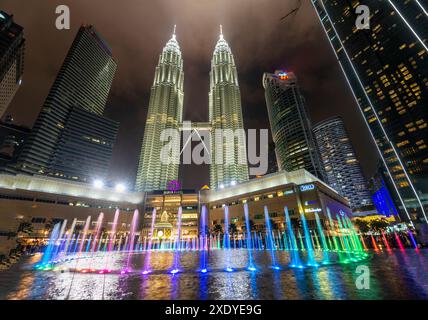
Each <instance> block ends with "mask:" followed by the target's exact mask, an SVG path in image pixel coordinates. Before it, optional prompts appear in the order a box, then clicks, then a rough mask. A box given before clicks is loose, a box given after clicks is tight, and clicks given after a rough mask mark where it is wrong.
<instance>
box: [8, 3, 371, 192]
mask: <svg viewBox="0 0 428 320" xmlns="http://www.w3.org/2000/svg"><path fill="white" fill-rule="evenodd" d="M297 3H298V0H215V1H213V0H151V1H146V0H122V1H117V0H91V1H88V0H73V1H66V0H60V1H54V0H40V1H28V0H2V7H1V9H3V10H4V11H6V12H8V13H11V14H13V15H14V19H15V21H16V22H17V23H18V24H20V25H22V26H23V27H24V28H25V29H24V32H25V37H26V40H27V43H26V56H25V71H24V81H23V85H22V88H21V89H20V91H18V93H17V95H16V97H15V99H14V101H13V103H12V105H11V107H10V108H9V110H8V113H9V114H12V115H13V116H14V118H15V120H16V122H17V123H20V124H23V125H27V126H31V125H32V124H33V122H34V120H35V118H36V116H37V114H38V112H39V110H40V107H41V106H42V104H43V102H44V99H45V98H46V96H47V94H48V92H49V89H50V86H51V85H52V83H53V81H54V79H55V76H56V73H57V72H58V70H59V68H60V66H61V64H62V61H63V60H64V57H65V55H66V53H67V51H68V49H69V47H70V45H71V42H72V41H73V39H74V36H75V35H76V32H77V29H78V28H79V26H80V25H81V24H82V23H88V24H93V25H94V26H95V27H96V29H97V30H98V31H99V32H100V33H101V34H102V35H103V36H104V38H105V39H106V40H107V41H108V42H109V44H110V45H111V47H112V49H113V54H114V56H115V58H116V60H117V62H118V70H117V73H116V77H115V79H114V82H113V87H112V91H111V94H110V98H109V101H108V103H107V108H106V115H107V116H109V117H111V118H112V119H114V120H116V121H119V122H120V124H121V125H120V130H119V137H118V141H117V144H116V146H115V150H114V155H113V159H112V164H111V179H112V180H121V181H125V182H127V183H129V185H133V181H134V176H135V173H136V169H137V163H138V154H139V148H140V140H141V137H142V135H143V131H144V124H145V118H146V113H147V107H148V100H149V92H150V86H151V84H152V81H153V76H154V68H155V66H156V64H157V61H158V57H159V54H160V52H161V50H162V48H163V46H164V45H165V43H166V41H167V40H168V39H169V38H170V37H171V33H172V29H173V25H174V24H177V39H178V41H179V43H180V47H181V51H182V54H183V58H184V69H185V70H184V72H185V84H184V90H185V100H184V120H192V121H207V120H208V86H209V71H210V62H211V57H212V51H213V49H214V46H215V43H216V41H217V39H218V33H219V27H218V26H219V24H223V31H224V35H225V39H226V40H227V41H228V43H229V45H230V46H231V48H232V51H233V53H234V55H235V61H236V63H237V67H238V76H239V81H240V86H241V94H242V109H243V114H244V124H245V127H246V128H269V121H268V118H267V111H266V105H265V100H264V92H263V87H262V83H261V81H262V75H263V72H266V71H267V72H273V71H274V70H275V69H278V68H284V69H286V70H289V71H293V72H294V73H295V74H296V76H297V77H298V78H299V82H300V85H301V88H302V91H303V94H304V96H305V98H306V100H307V105H308V109H309V112H310V114H311V117H312V123H313V124H315V123H317V122H318V121H321V120H323V119H325V118H327V117H329V116H333V115H340V116H342V117H343V118H344V120H345V124H346V127H347V129H348V131H349V133H350V135H351V139H352V141H353V144H354V147H355V149H356V153H357V156H358V158H359V160H360V161H361V164H362V167H363V171H364V173H365V175H366V177H369V176H370V175H371V174H372V172H373V170H374V167H375V163H376V159H377V154H376V149H375V147H374V145H373V143H372V142H371V140H370V136H369V133H368V131H367V129H366V126H365V124H364V122H363V120H362V118H361V115H360V113H359V111H358V109H357V106H356V104H355V102H354V100H353V98H352V96H351V91H350V90H349V89H348V87H347V85H346V82H345V78H344V76H343V75H342V73H341V70H340V68H339V65H338V63H337V61H336V59H335V56H334V54H333V52H332V50H331V48H330V45H329V44H328V42H327V39H326V37H325V34H324V32H323V30H322V28H321V25H320V24H319V21H318V18H317V16H316V13H315V11H314V10H313V8H312V5H311V4H310V1H309V0H303V1H302V6H301V9H300V10H299V12H298V13H297V15H295V16H290V17H288V18H287V19H286V20H284V21H280V18H281V17H282V16H284V15H285V14H286V13H287V12H289V11H290V10H291V9H294V8H295V7H296V5H297ZM61 4H66V5H68V6H69V7H70V10H71V30H62V31H59V30H57V29H56V28H55V18H56V15H55V8H56V6H57V5H61ZM181 175H182V178H183V180H184V185H183V187H185V188H199V187H200V186H202V185H203V184H206V183H207V182H208V180H209V175H208V167H207V166H203V167H200V168H195V166H184V167H182V170H181Z"/></svg>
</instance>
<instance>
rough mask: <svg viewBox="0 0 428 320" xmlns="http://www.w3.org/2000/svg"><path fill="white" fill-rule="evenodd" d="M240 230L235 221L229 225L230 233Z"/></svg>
mask: <svg viewBox="0 0 428 320" xmlns="http://www.w3.org/2000/svg"><path fill="white" fill-rule="evenodd" d="M237 231H238V228H237V227H236V224H235V223H231V224H230V225H229V233H230V234H234V233H236V232H237Z"/></svg>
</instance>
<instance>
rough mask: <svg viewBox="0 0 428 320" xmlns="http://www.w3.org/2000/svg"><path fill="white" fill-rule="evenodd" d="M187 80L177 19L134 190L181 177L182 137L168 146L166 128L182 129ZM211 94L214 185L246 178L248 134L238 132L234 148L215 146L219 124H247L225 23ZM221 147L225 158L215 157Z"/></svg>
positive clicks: (154, 90)
mask: <svg viewBox="0 0 428 320" xmlns="http://www.w3.org/2000/svg"><path fill="white" fill-rule="evenodd" d="M183 84H184V71H183V58H182V55H181V50H180V46H179V44H178V41H177V39H176V26H175V25H174V30H173V34H172V37H171V39H170V40H168V42H167V43H166V45H165V47H164V48H163V51H162V53H161V54H160V56H159V62H158V64H157V66H156V69H155V77H154V81H153V85H152V87H151V92H150V101H149V108H148V113H147V120H146V126H145V129H144V136H143V140H142V145H141V152H140V159H139V164H138V172H137V177H136V182H135V190H136V191H154V190H167V187H168V184H169V183H170V182H171V181H174V180H179V165H180V156H181V151H182V149H181V148H182V147H183V141H181V135H179V136H180V138H179V139H180V143H177V144H175V145H174V146H173V150H172V151H171V150H170V151H169V153H168V154H165V150H164V149H165V148H164V146H165V144H168V142H163V141H162V136H163V135H164V134H165V132H166V131H165V130H168V131H169V132H171V129H172V130H173V131H174V130H175V131H176V132H177V133H178V132H179V130H181V128H182V123H183V101H184V88H183ZM208 98H209V126H210V128H211V148H210V152H209V153H210V157H211V165H210V187H211V188H214V189H216V188H222V187H224V186H227V185H235V184H237V183H240V182H243V181H246V180H248V165H247V161H246V146H245V136H244V137H241V136H239V133H238V134H237V135H236V136H235V138H234V139H235V144H234V145H235V147H234V148H233V151H232V152H230V149H228V150H226V147H225V146H222V145H219V146H217V145H216V141H215V139H214V137H215V134H216V131H217V130H220V129H222V130H224V129H232V130H237V129H241V130H237V131H242V129H243V127H244V126H243V120H242V108H241V94H240V90H239V85H238V76H237V71H236V65H235V61H234V57H233V54H232V52H231V50H230V47H229V45H228V43H227V42H226V40H225V39H224V36H223V28H222V26H221V25H220V36H219V40H218V41H217V44H216V46H215V49H214V53H213V57H212V60H211V71H210V91H209V93H208ZM196 129H197V128H196ZM242 139H244V140H242ZM224 145H226V144H224ZM223 149H224V150H223ZM217 152H220V153H221V154H222V155H225V159H224V160H223V161H218V160H216V159H218V157H216V154H217ZM226 158H227V159H226ZM242 159H244V160H245V161H242ZM204 184H206V183H204Z"/></svg>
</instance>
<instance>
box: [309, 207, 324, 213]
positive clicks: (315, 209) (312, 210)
mask: <svg viewBox="0 0 428 320" xmlns="http://www.w3.org/2000/svg"><path fill="white" fill-rule="evenodd" d="M321 211H322V209H321V208H309V209H305V213H311V212H321Z"/></svg>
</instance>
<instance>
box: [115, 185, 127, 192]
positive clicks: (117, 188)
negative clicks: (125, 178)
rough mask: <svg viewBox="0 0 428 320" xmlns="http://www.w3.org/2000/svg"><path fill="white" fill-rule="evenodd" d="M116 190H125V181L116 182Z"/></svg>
mask: <svg viewBox="0 0 428 320" xmlns="http://www.w3.org/2000/svg"><path fill="white" fill-rule="evenodd" d="M115 190H116V191H117V192H125V190H126V187H125V185H124V184H123V183H118V184H116V187H115Z"/></svg>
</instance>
